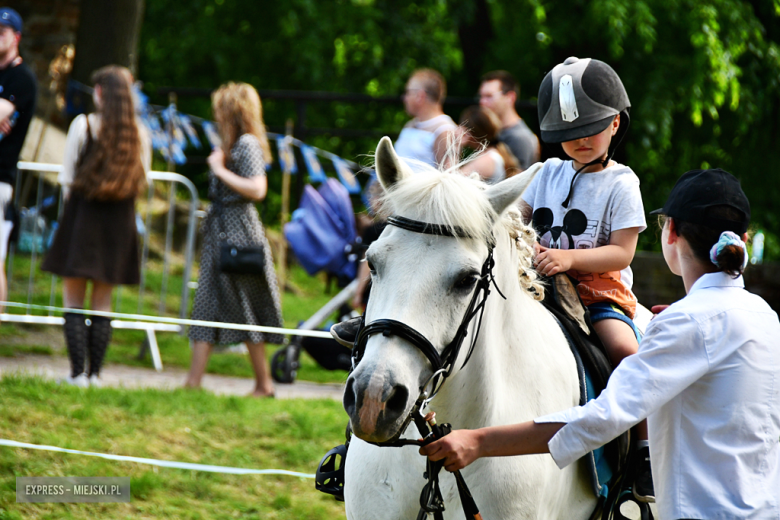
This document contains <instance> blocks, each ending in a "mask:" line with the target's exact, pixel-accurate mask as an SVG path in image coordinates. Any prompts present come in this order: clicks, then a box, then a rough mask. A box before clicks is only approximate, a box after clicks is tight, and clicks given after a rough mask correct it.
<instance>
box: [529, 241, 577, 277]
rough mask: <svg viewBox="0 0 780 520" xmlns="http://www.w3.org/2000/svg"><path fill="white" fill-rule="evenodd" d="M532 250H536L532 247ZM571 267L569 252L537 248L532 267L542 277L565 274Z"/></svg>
mask: <svg viewBox="0 0 780 520" xmlns="http://www.w3.org/2000/svg"><path fill="white" fill-rule="evenodd" d="M534 249H537V248H536V246H534ZM571 266H572V258H571V251H569V250H567V249H550V248H549V247H544V246H541V245H540V246H539V247H538V249H537V254H536V258H535V259H534V267H535V268H536V271H537V272H539V273H540V274H543V275H544V276H552V275H554V274H558V273H565V272H566V271H568V270H569V269H571Z"/></svg>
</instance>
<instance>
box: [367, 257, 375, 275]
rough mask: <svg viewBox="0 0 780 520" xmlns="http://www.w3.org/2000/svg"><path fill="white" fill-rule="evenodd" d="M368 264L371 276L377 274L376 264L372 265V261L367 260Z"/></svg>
mask: <svg viewBox="0 0 780 520" xmlns="http://www.w3.org/2000/svg"><path fill="white" fill-rule="evenodd" d="M366 263H367V264H368V270H369V271H371V274H376V269H374V264H372V263H371V260H368V259H366Z"/></svg>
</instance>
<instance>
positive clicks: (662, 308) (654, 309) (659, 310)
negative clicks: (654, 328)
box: [650, 305, 669, 320]
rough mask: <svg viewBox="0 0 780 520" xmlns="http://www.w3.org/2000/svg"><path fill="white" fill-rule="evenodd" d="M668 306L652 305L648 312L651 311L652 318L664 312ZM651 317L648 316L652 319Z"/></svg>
mask: <svg viewBox="0 0 780 520" xmlns="http://www.w3.org/2000/svg"><path fill="white" fill-rule="evenodd" d="M668 308H669V306H668V305H653V306H652V307H651V308H650V312H652V313H653V318H655V317H656V316H658V315H659V314H661V313H662V312H664V311H665V310H666V309H668ZM653 318H650V319H651V320H652V319H653Z"/></svg>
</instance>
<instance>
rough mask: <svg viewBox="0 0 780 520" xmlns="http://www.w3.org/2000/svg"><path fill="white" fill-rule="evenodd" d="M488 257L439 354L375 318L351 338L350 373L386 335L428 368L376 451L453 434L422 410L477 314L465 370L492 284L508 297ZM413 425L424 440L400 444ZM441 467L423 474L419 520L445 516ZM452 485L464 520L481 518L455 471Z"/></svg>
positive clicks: (424, 226) (422, 226) (397, 222)
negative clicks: (405, 410) (409, 404)
mask: <svg viewBox="0 0 780 520" xmlns="http://www.w3.org/2000/svg"><path fill="white" fill-rule="evenodd" d="M387 223H388V224H389V225H392V226H396V227H399V228H401V229H405V230H407V231H411V232H413V233H422V234H426V235H436V236H446V237H453V238H473V237H472V236H471V235H469V234H468V233H466V232H465V231H464V230H463V229H461V228H458V227H448V226H442V225H439V224H429V223H427V222H420V221H417V220H412V219H409V218H406V217H402V216H398V215H393V216H391V217H389V218H388V219H387ZM487 246H488V255H487V258H486V259H485V261H484V263H483V264H482V270H481V273H480V276H479V281H478V282H477V285H476V288H475V290H474V294H473V295H472V297H471V301H470V302H469V305H468V308H467V309H466V312H465V314H464V315H463V319H462V320H461V323H460V326H459V327H458V330H457V331H456V333H455V336H454V337H453V339H452V341H450V342H449V343H448V344H447V345H446V346H445V347H444V349H442V352H441V354H439V351H438V350H437V349H436V348H435V347H434V346H433V344H432V343H431V342H430V341H429V340H428V338H426V337H425V336H424V335H423V334H421V333H420V332H418V331H417V330H415V329H413V328H412V327H410V326H409V325H407V324H405V323H403V322H400V321H397V320H392V319H378V320H374V321H372V322H371V323H368V324H366V323H365V317H364V318H363V319H362V320H361V323H360V328H359V329H358V333H357V336H356V338H355V344H354V347H353V349H352V370H354V369H355V368H356V367H357V365H358V363H360V360H361V359H362V357H363V354H364V353H365V350H366V345H367V343H368V340H369V338H370V337H371V336H372V335H374V334H379V333H381V334H383V335H384V336H397V337H399V338H401V339H403V340H405V341H407V342H408V343H410V344H412V345H413V346H414V347H415V348H417V349H418V350H419V351H420V352H421V353H422V354H423V355H424V356H425V357H426V358H427V359H428V362H429V363H430V364H431V368H432V374H431V376H430V377H429V378H428V380H427V381H426V382H425V383H424V384H423V385H422V386H421V387H420V393H419V396H418V398H417V401H416V402H415V404H414V406H413V407H412V410H411V412H410V413H409V415H408V416H407V417H406V419H405V421H404V423H403V425H402V426H401V428H399V430H398V433H397V434H396V435H395V436H394V437H393V438H392V439H390V440H388V441H385V442H377V443H374V442H372V443H370V444H374V445H375V446H380V447H401V446H410V445H413V446H425V445H427V444H430V443H431V442H433V441H435V440H437V439H440V438H441V437H443V436H445V435H447V434H449V433H450V432H451V431H452V427H451V426H450V425H449V424H442V425H438V424H436V421H435V418H434V416H435V414H432V413H430V414H428V415H426V416H423V415H422V409H423V407H424V406H426V405H427V404H428V403H429V402H430V401H431V399H433V398H434V397H435V396H436V394H437V393H438V392H439V390H440V389H441V387H442V386H443V385H444V382H445V381H446V379H447V378H448V377H449V376H450V375H451V374H452V371H453V369H454V367H455V362H456V361H457V359H458V356H459V354H460V351H461V348H462V347H463V342H464V340H465V339H466V336H467V335H468V328H469V325H470V324H471V320H472V319H473V318H474V317H475V316H477V314H479V318H478V320H477V324H476V328H475V332H474V337H473V339H472V340H471V344H470V345H469V349H468V352H467V353H466V359H465V360H464V361H463V364H462V365H461V368H463V367H465V366H466V363H468V361H469V359H471V355H472V353H473V352H474V347H475V346H476V343H477V338H478V337H479V332H480V330H481V328H482V317H483V316H484V313H485V303H486V302H487V297H488V296H489V295H490V285H491V283H492V284H493V286H494V287H495V288H496V291H498V293H499V294H500V295H501V297H502V298H504V299H506V297H505V296H504V295H503V293H501V290H500V289H499V288H498V285H496V280H495V276H494V275H493V268H494V267H495V264H496V263H495V260H494V258H493V247H494V244H493V241H492V240H490V241H488V244H487ZM429 385H430V387H431V391H430V394H429V393H428V386H429ZM411 421H414V423H415V426H416V427H417V429H418V431H419V433H420V436H421V437H422V439H423V440H422V441H419V440H413V439H401V438H400V436H401V435H402V434H403V432H404V431H406V428H407V427H408V426H409V423H410V422H411ZM443 466H444V463H443V461H438V462H432V461H431V460H430V459H428V460H427V465H426V471H425V474H424V477H425V478H426V479H428V483H427V484H426V485H425V487H423V490H422V493H421V495H420V513H419V515H418V517H417V518H418V520H422V519H425V518H426V517H427V515H428V514H429V513H433V515H434V519H436V520H440V519H442V518H443V515H442V512H443V511H444V500H443V498H442V495H441V490H440V488H439V480H438V475H439V472H440V471H441V469H442V467H443ZM453 474H454V475H455V480H456V482H457V485H458V492H459V494H460V498H461V504H462V505H463V510H464V512H465V513H466V518H467V519H477V520H478V519H481V518H482V517H481V515H480V514H479V509H478V508H477V505H476V503H475V502H474V499H473V498H472V496H471V492H470V491H469V489H468V486H466V481H465V480H464V479H463V476H462V475H461V474H460V471H456V472H453Z"/></svg>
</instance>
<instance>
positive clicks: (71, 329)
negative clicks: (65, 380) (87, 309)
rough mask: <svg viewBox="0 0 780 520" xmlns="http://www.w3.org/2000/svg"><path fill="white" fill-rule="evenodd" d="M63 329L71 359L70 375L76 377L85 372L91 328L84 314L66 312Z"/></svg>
mask: <svg viewBox="0 0 780 520" xmlns="http://www.w3.org/2000/svg"><path fill="white" fill-rule="evenodd" d="M63 330H64V331H65V344H66V345H67V346H68V358H69V359H70V376H71V377H72V378H75V377H77V376H79V375H81V374H83V373H84V362H85V358H86V355H87V343H88V342H89V330H88V329H87V324H86V322H85V320H84V315H83V314H76V313H73V312H66V313H65V325H64V326H63Z"/></svg>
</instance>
